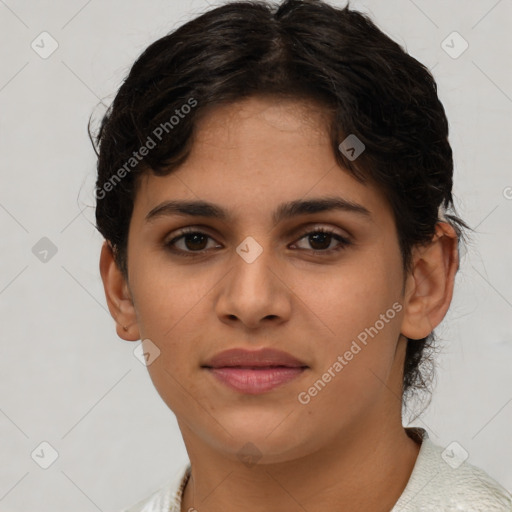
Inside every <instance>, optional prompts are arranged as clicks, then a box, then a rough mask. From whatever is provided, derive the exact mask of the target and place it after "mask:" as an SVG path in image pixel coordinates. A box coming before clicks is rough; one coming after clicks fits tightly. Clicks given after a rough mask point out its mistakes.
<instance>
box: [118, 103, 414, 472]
mask: <svg viewBox="0 0 512 512" xmlns="http://www.w3.org/2000/svg"><path fill="white" fill-rule="evenodd" d="M322 199H329V200H338V201H339V203H338V206H339V205H345V206H344V207H343V206H339V207H337V208H336V207H332V205H331V207H326V209H322V208H316V210H315V211H311V209H310V211H307V210H306V209H305V208H302V209H301V208H295V209H290V208H285V207H284V208H283V205H289V204H290V203H292V202H297V204H299V203H301V202H304V201H318V200H322ZM169 201H187V202H195V201H202V202H207V203H211V204H213V205H215V207H216V209H217V210H219V211H223V212H224V215H223V216H211V215H210V213H211V211H210V210H208V209H206V208H202V209H200V208H196V209H195V210H194V211H192V210H191V209H188V211H187V212H185V211H183V212H181V213H180V212H177V211H176V210H175V209H172V208H170V207H167V208H165V207H162V205H164V204H165V203H166V202H169ZM346 205H351V207H349V206H346ZM150 212H153V213H152V214H150ZM279 212H281V213H283V212H288V213H289V215H284V214H283V215H277V214H278V213H279ZM148 214H150V215H149V218H148ZM183 230H188V231H189V234H186V233H185V234H183ZM322 231H326V233H322ZM403 284H404V275H403V270H402V260H401V256H400V250H399V245H398V238H397V232H396V227H395V223H394V219H393V216H392V212H391V209H390V207H389V205H388V203H387V201H386V198H385V197H384V196H383V194H382V193H381V192H380V191H379V190H378V189H377V188H375V187H373V186H371V185H369V184H365V185H363V184H361V183H359V182H358V181H356V180H355V179H354V178H353V177H351V175H350V174H349V173H348V172H347V171H346V170H343V169H342V168H340V167H339V166H338V165H337V163H336V161H335V158H334V155H333V154H332V149H331V146H330V143H329V137H328V134H327V132H326V121H325V119H324V118H323V117H322V113H321V111H320V110H319V109H318V108H315V106H314V105H313V104H304V103H299V102H292V101H289V102H280V101H277V100H272V99H263V98H251V99H249V100H244V101H242V102H239V103H237V104H231V105H228V106H223V107H219V108H216V109H215V110H212V111H211V112H210V113H208V115H207V116H206V117H205V118H204V119H203V120H202V121H201V123H200V124H199V125H198V131H197V136H196V138H195V141H194V145H193V149H192V153H191V155H190V157H189V158H188V160H187V161H186V163H185V164H183V165H182V166H181V167H180V168H179V169H178V170H176V171H174V172H173V173H172V174H170V175H168V176H165V177H155V176H153V175H147V176H145V177H144V178H143V179H142V181H141V183H140V187H139V189H138V191H137V195H136V200H135V204H134V210H133V216H132V219H131V224H130V230H129V239H128V283H127V285H128V289H129V292H130V295H131V299H132V301H133V307H134V322H135V323H136V329H137V336H138V337H137V339H141V340H146V339H149V340H151V343H152V344H154V346H156V347H158V350H159V351H160V354H159V355H158V357H156V359H154V361H153V362H151V364H150V365H149V366H148V370H149V373H150V375H151V379H152V381H153V383H154V385H155V387H156V389H157V390H158V392H159V394H160V395H161V397H162V398H163V400H164V401H165V403H166V404H167V405H168V406H169V408H170V409H171V410H172V411H173V412H174V413H175V415H176V417H177V420H178V423H179V425H180V428H181V430H182V433H183V436H184V441H185V443H186V444H187V446H188V447H190V446H191V445H195V446H199V445H201V446H203V447H205V449H212V450H216V451H219V452H222V453H224V454H225V455H226V456H228V457H232V458H235V457H236V456H237V454H238V453H239V452H240V450H241V449H242V447H243V446H244V445H246V443H252V444H253V445H255V446H256V447H257V449H258V450H259V452H260V453H261V454H263V456H264V457H266V461H268V462H270V461H274V462H277V461H286V460H292V459H294V458H297V457H300V456H301V455H304V454H306V453H310V452H313V451H315V450H319V449H321V448H322V446H323V445H326V444H327V443H329V442H330V441H333V442H334V441H335V440H336V439H342V438H343V437H344V436H345V435H346V434H348V432H354V431H357V430H358V429H361V428H364V427H365V425H367V424H369V423H370V420H371V422H372V424H375V422H379V421H384V420H385V418H384V416H385V415H386V414H388V413H389V410H390V404H391V403H397V398H396V397H397V396H399V395H400V393H401V392H400V387H399V385H400V378H401V375H400V370H401V366H402V365H403V358H402V359H400V355H401V354H402V351H397V345H398V344H399V340H400V339H402V341H403V338H401V337H400V332H401V324H402V317H403V309H402V301H403V296H402V289H403ZM363 340H364V341H363ZM151 346H153V345H151ZM263 347H271V348H275V349H279V350H282V351H285V352H287V353H289V354H290V355H292V356H293V357H295V358H296V359H298V360H300V361H301V362H303V363H304V365H305V366H307V368H306V369H304V370H303V371H301V372H300V373H298V374H297V375H296V376H295V377H294V378H293V379H291V380H289V381H287V382H285V383H283V384H281V385H279V386H277V387H274V388H273V389H271V390H268V391H266V392H262V393H255V394H251V393H247V392H240V391H237V390H235V389H233V388H232V387H230V386H228V385H226V384H225V383H223V382H221V381H220V380H219V379H217V378H216V377H215V376H214V375H213V374H212V372H211V371H210V370H208V369H206V368H203V367H202V365H204V364H205V363H206V362H207V360H208V359H209V358H211V357H212V356H214V355H215V354H217V353H219V352H221V351H224V350H226V349H231V348H243V349H247V350H257V349H260V348H263ZM402 355H403V354H402ZM398 359H400V360H398ZM315 383H316V386H315ZM378 424H379V423H377V425H378Z"/></svg>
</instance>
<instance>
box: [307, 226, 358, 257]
mask: <svg viewBox="0 0 512 512" xmlns="http://www.w3.org/2000/svg"><path fill="white" fill-rule="evenodd" d="M302 239H306V240H307V243H308V244H309V245H310V246H311V247H312V249H309V250H311V251H313V252H315V253H331V252H333V251H339V250H341V249H345V248H346V247H347V246H348V245H350V241H349V240H348V239H347V238H345V237H343V236H341V235H339V234H337V233H335V232H334V231H332V230H330V229H326V228H319V229H315V230H314V231H308V232H306V233H304V234H303V235H302V236H301V238H300V240H302ZM335 240H337V241H338V245H337V246H336V245H335V246H334V247H331V243H332V242H333V241H335ZM306 250H308V249H307V248H306Z"/></svg>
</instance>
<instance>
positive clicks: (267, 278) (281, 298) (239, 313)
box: [216, 239, 292, 329]
mask: <svg viewBox="0 0 512 512" xmlns="http://www.w3.org/2000/svg"><path fill="white" fill-rule="evenodd" d="M253 240H254V239H253ZM253 240H249V241H248V242H247V243H246V244H244V243H242V244H240V246H239V247H238V248H237V252H236V253H235V254H234V255H233V265H232V268H231V270H230V271H229V272H228V273H227V275H226V276H225V278H224V279H223V280H222V282H221V285H220V286H221V290H220V294H219V297H218V300H217V303H216V314H217V316H218V317H219V319H220V320H221V321H222V322H224V323H229V324H233V323H236V322H241V323H242V324H243V325H244V326H246V327H247V328H249V329H257V328H258V327H263V326H265V325H267V324H268V323H269V322H273V323H274V324H280V323H283V322H286V321H287V320H288V319H289V318H290V313H291V304H292V302H291V296H290V295H291V294H292V292H291V289H290V283H287V282H286V280H287V276H286V272H285V271H284V267H283V265H281V264H280V263H279V262H278V261H277V260H276V258H275V257H274V256H273V254H272V251H271V250H270V249H266V248H264V247H263V246H261V245H260V244H258V245H257V246H256V245H255V244H254V243H253ZM258 247H260V249H258Z"/></svg>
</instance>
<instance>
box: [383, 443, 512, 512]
mask: <svg viewBox="0 0 512 512" xmlns="http://www.w3.org/2000/svg"><path fill="white" fill-rule="evenodd" d="M460 452H461V453H458V450H457V446H456V445H455V448H453V447H451V445H450V446H449V447H448V448H447V449H444V448H442V447H440V446H438V445H436V444H434V443H433V442H432V441H431V440H430V439H429V438H428V436H427V435H426V434H425V436H424V438H423V442H422V446H421V449H420V452H419V455H418V459H417V461H416V464H415V466H414V469H413V472H412V474H411V477H410V479H409V482H408V483H407V486H406V488H405V490H404V492H403V493H402V496H401V497H400V499H399V500H398V502H397V503H396V505H395V507H394V508H393V510H392V512H413V511H414V512H434V511H435V512H439V511H446V512H451V511H453V512H456V511H461V510H463V511H464V512H512V495H511V494H510V493H509V492H508V491H507V490H506V489H505V488H504V487H503V486H501V485H500V484H499V483H498V482H497V481H496V480H494V479H493V478H491V477H490V476H489V475H488V474H487V473H486V472H485V471H483V470H482V469H480V468H478V467H476V466H473V465H472V464H470V463H468V462H467V460H465V457H463V456H462V450H460ZM464 455H465V454H464Z"/></svg>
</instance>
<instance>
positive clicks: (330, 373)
mask: <svg viewBox="0 0 512 512" xmlns="http://www.w3.org/2000/svg"><path fill="white" fill-rule="evenodd" d="M402 309H403V306H402V304H400V303H399V302H395V303H394V304H393V305H392V306H391V308H389V309H388V310H387V311H386V312H385V313H382V314H381V315H380V317H379V320H377V321H376V322H375V323H374V324H373V325H372V326H371V327H366V328H365V329H364V331H361V332H360V333H359V334H358V335H357V340H355V339H354V340H352V344H351V345H350V348H349V349H348V350H346V351H345V353H344V354H343V355H339V356H338V357H337V358H336V361H334V363H333V364H332V365H331V366H329V368H328V369H327V371H326V372H325V373H323V374H322V376H321V378H320V379H318V380H317V381H316V382H315V383H314V384H313V385H312V386H311V387H309V388H308V389H307V390H306V391H301V392H300V393H299V394H298V396H297V399H298V401H299V403H300V404H302V405H307V404H309V402H311V399H312V398H314V397H315V396H317V395H318V393H320V391H322V390H323V389H324V388H325V386H327V384H328V383H329V382H331V380H332V379H334V378H335V377H336V375H338V374H339V373H340V372H341V371H342V370H343V368H345V366H347V365H348V363H349V362H350V361H352V359H354V356H356V355H357V354H359V352H361V350H362V347H361V345H363V346H366V345H367V343H368V336H370V337H371V338H372V339H373V338H374V337H375V336H377V334H378V333H379V332H380V331H381V330H382V329H384V327H385V326H386V324H388V323H389V321H390V320H392V319H393V318H395V316H396V314H397V313H399V312H400V311H402ZM357 341H359V343H360V344H361V345H360V344H359V343H358V342H357Z"/></svg>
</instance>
